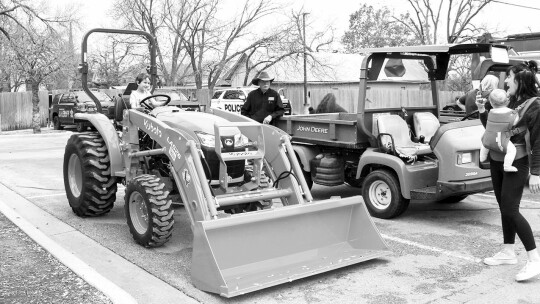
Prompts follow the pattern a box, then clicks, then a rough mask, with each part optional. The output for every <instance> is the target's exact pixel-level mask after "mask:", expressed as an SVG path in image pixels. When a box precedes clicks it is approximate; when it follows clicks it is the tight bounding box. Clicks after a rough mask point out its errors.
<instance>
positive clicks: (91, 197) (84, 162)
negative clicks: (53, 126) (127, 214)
mask: <svg viewBox="0 0 540 304" xmlns="http://www.w3.org/2000/svg"><path fill="white" fill-rule="evenodd" d="M110 167H111V164H110V160H109V153H108V150H107V146H106V145H105V142H104V141H103V138H101V136H100V135H99V133H87V134H73V135H72V136H71V137H70V138H69V140H68V142H67V145H66V150H65V154H64V187H65V189H66V195H67V198H68V201H69V205H70V206H71V209H73V212H75V214H77V215H78V216H82V217H85V216H98V215H102V214H105V213H107V212H109V211H110V210H111V209H112V207H113V204H114V201H115V200H116V190H117V187H116V178H115V177H113V176H111V168H110Z"/></svg>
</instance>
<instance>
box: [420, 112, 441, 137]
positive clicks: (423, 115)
mask: <svg viewBox="0 0 540 304" xmlns="http://www.w3.org/2000/svg"><path fill="white" fill-rule="evenodd" d="M413 123H414V134H416V136H417V137H418V138H420V136H424V142H425V143H429V140H430V139H431V137H433V135H434V134H435V132H437V130H438V129H439V127H440V126H441V123H440V122H439V120H438V119H437V117H436V116H435V115H433V113H431V112H415V113H414V114H413Z"/></svg>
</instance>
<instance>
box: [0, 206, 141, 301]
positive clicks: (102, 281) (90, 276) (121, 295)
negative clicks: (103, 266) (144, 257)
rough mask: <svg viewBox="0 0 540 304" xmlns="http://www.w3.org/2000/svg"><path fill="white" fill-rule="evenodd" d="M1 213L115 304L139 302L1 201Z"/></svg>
mask: <svg viewBox="0 0 540 304" xmlns="http://www.w3.org/2000/svg"><path fill="white" fill-rule="evenodd" d="M0 212H2V213H3V214H4V215H5V216H6V217H7V218H8V219H9V220H10V221H11V222H13V223H14V224H15V225H17V226H18V227H19V228H20V229H21V230H22V231H24V233H26V234H27V235H28V236H29V237H30V238H31V239H33V240H34V241H35V242H36V243H38V244H39V245H40V246H41V247H43V249H45V250H47V251H48V252H49V253H50V254H52V255H53V256H54V257H55V258H56V259H57V260H58V261H59V262H60V263H62V264H64V265H65V266H66V267H68V268H70V269H71V270H72V271H73V272H74V273H76V274H77V275H78V276H79V277H81V278H82V279H83V280H85V281H86V282H87V283H88V284H90V285H92V286H94V287H95V288H96V289H98V290H99V291H101V292H102V293H104V294H105V295H106V296H107V297H108V298H109V299H110V300H111V301H112V302H113V303H126V304H131V303H133V304H135V303H137V301H136V300H135V298H133V297H132V296H131V295H130V294H129V293H127V292H126V291H125V290H123V289H121V288H120V287H118V286H117V285H116V284H114V283H113V282H111V281H110V280H108V279H107V278H105V277H104V276H102V275H101V274H99V273H98V272H96V271H95V270H94V269H92V268H91V267H90V266H88V264H86V263H84V262H83V261H82V260H80V259H79V258H77V257H76V256H75V255H74V254H72V253H70V252H68V251H67V250H65V249H64V248H63V247H60V245H58V244H57V243H56V242H54V241H53V240H52V239H50V238H49V237H47V236H46V235H45V234H44V233H43V232H41V231H39V229H37V228H36V227H35V226H33V225H32V224H30V223H29V222H28V221H26V220H25V219H23V218H22V217H21V215H20V214H19V213H17V211H15V210H14V209H11V208H9V207H8V206H7V205H6V204H4V202H2V201H0Z"/></svg>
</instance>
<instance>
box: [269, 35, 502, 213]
mask: <svg viewBox="0 0 540 304" xmlns="http://www.w3.org/2000/svg"><path fill="white" fill-rule="evenodd" d="M365 52H366V53H365V54H367V55H366V57H364V59H363V62H362V66H361V70H360V94H359V100H358V107H357V113H353V114H349V113H328V114H312V115H294V116H283V117H281V118H280V119H279V120H277V127H278V128H280V129H281V130H283V131H285V132H286V133H288V134H289V135H291V137H292V138H291V141H292V143H293V148H294V151H295V153H296V157H297V158H298V160H299V162H300V164H301V166H302V169H303V171H304V175H305V177H306V180H307V181H308V183H310V184H311V185H312V184H313V183H316V184H320V185H326V186H337V185H341V184H343V183H347V184H349V185H351V186H353V187H358V188H361V191H362V196H363V198H364V201H365V203H366V206H367V207H368V209H369V211H370V213H371V215H372V216H375V217H378V218H393V217H396V216H399V215H400V214H402V213H403V212H404V211H405V210H406V209H407V207H408V205H409V202H410V200H436V201H444V202H447V203H455V202H459V201H461V200H463V199H464V198H465V197H467V196H468V195H469V194H471V193H479V192H485V191H489V190H492V183H491V177H490V173H489V170H486V169H481V168H480V164H479V150H480V145H481V136H482V134H483V132H484V128H483V126H482V125H481V123H480V121H479V120H478V119H475V120H465V121H456V122H451V123H447V124H444V125H441V124H440V122H439V115H440V110H439V109H440V108H439V97H438V90H437V82H436V80H443V79H444V78H445V76H446V75H447V72H448V71H447V69H448V63H449V60H450V56H451V55H460V54H470V53H490V52H492V53H494V54H496V55H497V56H494V58H500V59H499V60H498V61H492V60H487V61H485V62H484V63H483V64H482V70H481V72H480V73H478V74H477V75H474V77H476V79H481V78H482V77H483V76H484V75H485V74H486V73H487V72H488V71H494V72H496V73H501V72H503V71H505V70H506V68H507V67H508V66H509V64H510V63H509V60H508V52H507V48H506V46H503V45H491V44H460V45H446V46H445V45H438V46H410V47H391V48H380V49H368V50H365ZM389 59H392V63H393V64H395V62H399V61H400V60H401V61H405V60H412V61H414V62H416V63H420V64H421V65H422V67H423V68H424V69H425V71H426V74H425V76H426V80H429V83H430V84H431V90H430V91H426V90H421V89H419V90H418V92H413V91H411V92H403V93H400V94H395V92H394V93H392V92H382V93H381V94H382V95H378V96H383V97H384V98H383V97H380V98H381V99H383V100H373V96H375V95H373V96H371V95H369V96H368V94H371V93H372V92H368V91H367V87H368V82H373V81H377V80H378V79H379V78H380V77H379V76H380V75H382V74H383V73H384V72H385V69H386V68H388V65H387V63H388V61H389ZM489 63H490V64H489ZM394 68H395V66H394ZM395 80H396V81H399V79H395ZM371 90H373V87H372V88H371ZM387 91H388V90H387ZM384 94H388V95H387V96H386V95H384ZM415 94H416V95H415ZM419 94H424V95H426V94H430V95H431V97H430V98H428V100H430V99H431V100H432V102H431V103H430V104H426V103H425V102H424V103H423V104H419V103H420V102H419V101H418V100H421V98H416V97H417V96H420V95H419ZM396 96H398V97H400V96H401V97H400V98H396ZM367 97H370V98H369V99H368V98H367ZM422 100H425V98H423V99H422ZM366 101H368V102H366Z"/></svg>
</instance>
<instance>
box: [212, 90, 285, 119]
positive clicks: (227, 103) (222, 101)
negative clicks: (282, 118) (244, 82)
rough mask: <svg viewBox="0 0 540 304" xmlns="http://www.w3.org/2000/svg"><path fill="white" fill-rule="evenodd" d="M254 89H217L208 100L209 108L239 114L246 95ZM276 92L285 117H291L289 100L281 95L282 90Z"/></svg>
mask: <svg viewBox="0 0 540 304" xmlns="http://www.w3.org/2000/svg"><path fill="white" fill-rule="evenodd" d="M255 89H257V87H244V88H226V89H217V90H216V91H215V92H214V95H213V96H212V99H211V100H210V107H211V108H215V109H220V110H225V111H228V112H234V113H238V114H240V111H241V109H242V105H244V102H245V101H246V98H247V95H248V94H249V92H251V91H253V90H255ZM278 92H279V95H280V96H281V102H282V103H283V107H284V108H285V115H291V114H292V111H291V104H290V102H289V100H288V99H287V98H285V96H284V95H283V90H282V89H280V90H279V91H278Z"/></svg>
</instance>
